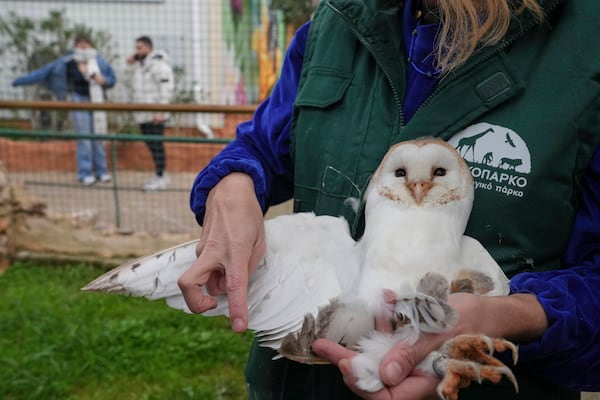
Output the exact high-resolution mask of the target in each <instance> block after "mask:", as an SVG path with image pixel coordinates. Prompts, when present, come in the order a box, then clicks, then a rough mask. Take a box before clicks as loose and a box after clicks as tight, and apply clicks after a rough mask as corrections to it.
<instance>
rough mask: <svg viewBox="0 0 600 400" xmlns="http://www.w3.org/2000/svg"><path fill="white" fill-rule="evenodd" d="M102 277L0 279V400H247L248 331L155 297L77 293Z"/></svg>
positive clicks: (40, 272)
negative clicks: (233, 329) (175, 307)
mask: <svg viewBox="0 0 600 400" xmlns="http://www.w3.org/2000/svg"><path fill="white" fill-rule="evenodd" d="M101 272H102V271H99V270H98V269H95V268H93V267H90V266H85V265H71V266H64V267H59V266H35V265H32V264H18V265H15V266H13V267H11V268H10V269H9V270H8V271H7V272H6V273H5V274H4V275H2V276H0V321H2V335H0V376H2V379H0V398H2V399H8V400H11V399H74V400H78V399H94V400H108V399H110V400H112V399H116V398H118V399H147V400H153V399H167V398H168V399H199V398H202V399H244V398H246V394H245V386H244V382H243V373H242V371H243V365H244V363H245V359H246V356H247V352H248V349H249V347H250V343H251V341H252V335H250V334H244V335H237V334H234V333H232V332H231V330H230V328H229V322H228V321H227V320H226V319H221V318H206V317H200V316H194V315H187V314H185V313H182V312H180V311H177V310H173V309H170V308H168V307H167V306H166V305H165V304H164V302H162V301H158V302H149V301H147V300H145V299H138V298H125V297H121V296H116V295H108V294H99V293H89V292H81V291H80V290H79V288H80V287H82V286H83V285H84V284H85V283H87V282H89V281H90V280H91V279H93V278H95V277H96V276H98V275H99V274H100V273H101Z"/></svg>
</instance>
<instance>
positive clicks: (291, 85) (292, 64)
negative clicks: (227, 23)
mask: <svg viewBox="0 0 600 400" xmlns="http://www.w3.org/2000/svg"><path fill="white" fill-rule="evenodd" d="M309 25H310V22H309V23H306V24H305V25H303V26H302V27H300V28H299V29H298V31H297V32H296V34H295V36H294V38H293V39H292V41H291V43H290V46H289V48H288V50H287V52H286V55H285V58H284V61H283V65H282V69H281V73H280V77H279V80H278V81H277V83H276V84H275V86H274V87H273V91H272V92H271V95H270V96H269V98H267V99H266V100H265V101H263V102H262V103H261V104H260V106H259V107H258V108H257V109H256V111H255V113H254V115H253V117H252V120H250V121H247V122H244V123H241V124H240V125H239V126H238V127H237V132H236V138H235V140H234V141H232V142H231V143H229V144H228V145H227V147H225V148H224V149H223V150H222V151H221V152H220V153H219V154H218V155H217V156H215V157H214V158H213V159H212V160H211V162H210V163H209V164H208V165H207V166H206V168H204V169H203V170H202V171H201V172H200V173H199V174H198V176H197V177H196V179H195V181H194V184H193V187H192V192H191V196H190V206H191V208H192V211H193V212H194V214H195V215H196V220H197V221H198V223H199V224H200V225H202V221H203V220H204V213H205V203H206V198H207V196H208V192H209V191H210V190H211V189H212V188H213V187H214V186H215V185H216V184H217V183H218V182H219V181H220V180H221V179H222V178H223V177H225V176H226V175H228V174H230V173H232V172H244V173H246V174H248V175H250V177H252V179H253V181H254V189H255V191H256V197H257V199H258V201H259V203H260V205H261V207H262V209H263V211H265V210H266V209H267V208H268V207H269V206H270V205H272V204H277V203H280V202H283V201H285V200H288V199H290V198H291V197H292V194H293V163H292V159H291V156H290V139H291V130H290V128H291V120H292V110H293V104H294V101H295V99H296V92H297V90H298V82H299V80H300V72H301V69H302V60H303V57H304V47H305V44H306V37H307V33H308V29H309Z"/></svg>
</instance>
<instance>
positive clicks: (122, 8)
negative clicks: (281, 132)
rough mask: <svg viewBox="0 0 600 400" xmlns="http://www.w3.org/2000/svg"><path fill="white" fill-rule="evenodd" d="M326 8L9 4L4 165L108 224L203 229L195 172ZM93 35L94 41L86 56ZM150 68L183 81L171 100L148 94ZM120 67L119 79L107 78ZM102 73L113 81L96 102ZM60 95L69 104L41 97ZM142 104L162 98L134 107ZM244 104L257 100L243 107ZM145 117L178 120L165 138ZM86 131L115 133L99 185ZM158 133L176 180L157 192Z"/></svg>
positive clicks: (0, 32)
mask: <svg viewBox="0 0 600 400" xmlns="http://www.w3.org/2000/svg"><path fill="white" fill-rule="evenodd" d="M315 5H316V1H314V0H297V1H292V0H123V1H116V0H94V1H91V0H87V1H74V0H66V1H50V0H45V1H30V0H18V1H6V0H0V70H1V71H2V73H1V74H0V162H2V163H3V166H4V168H5V170H6V171H7V173H8V174H7V175H8V178H9V179H10V180H11V181H12V183H13V184H22V185H24V186H25V187H26V189H27V190H28V191H29V192H30V193H31V194H32V195H34V196H36V197H38V198H39V199H41V200H42V201H43V202H45V203H46V204H47V206H48V212H50V213H56V214H68V215H70V216H72V217H74V218H76V219H86V220H89V221H90V222H91V223H93V224H95V226H97V227H98V228H100V229H112V228H115V229H119V230H123V231H127V230H133V231H146V232H174V233H179V232H187V231H190V230H195V229H197V225H196V223H195V222H194V218H193V215H192V214H191V212H190V211H189V207H188V202H189V191H190V187H191V184H192V181H193V179H194V177H195V176H196V174H197V173H198V171H199V170H201V169H202V168H203V167H204V166H205V165H206V163H207V162H208V160H209V159H210V158H211V157H212V156H213V155H214V154H216V153H217V152H218V151H219V149H220V148H222V147H223V146H224V144H225V143H226V142H227V141H228V140H229V139H230V138H232V137H233V136H234V133H235V126H236V125H237V124H239V123H240V122H241V121H244V120H247V119H248V118H249V116H250V109H254V107H255V105H256V104H257V103H259V102H260V101H262V100H263V99H264V98H265V97H266V96H267V95H268V93H269V92H270V90H271V88H272V86H273V84H274V83H275V81H276V79H277V77H278V73H279V68H280V66H281V62H282V59H283V55H284V52H285V47H286V45H287V43H288V41H289V39H290V37H291V34H292V33H293V31H294V29H295V28H296V27H297V26H298V25H299V24H300V23H302V22H303V21H305V20H307V19H308V18H309V15H310V12H311V11H312V9H313V8H314V6H315ZM81 37H85V38H86V39H87V41H88V42H89V46H88V47H89V48H92V49H93V50H94V53H93V57H92V56H89V55H88V56H86V57H87V58H85V62H82V61H81V60H82V59H81V57H82V56H83V55H85V54H88V53H86V52H85V51H87V50H85V49H84V50H85V51H84V50H81V49H79V47H78V40H79V39H80V38H81ZM142 37H147V38H149V39H150V40H151V50H150V51H149V52H147V53H146V54H144V55H143V56H140V54H139V48H138V47H139V40H140V38H142ZM90 54H91V53H90ZM98 56H99V57H100V58H101V60H100V59H99V58H98ZM140 57H141V58H140ZM155 57H158V58H157V59H159V60H160V61H161V62H164V63H166V64H167V65H168V66H169V68H170V71H171V73H172V75H169V76H168V77H167V78H165V76H163V75H160V74H158V73H156V72H155V71H154V70H152V69H151V68H150V67H149V65H152V64H151V63H150V61H153V60H155ZM90 60H94V61H95V62H94V63H91V61H90ZM104 63H106V64H107V65H108V66H109V67H110V73H109V72H107V71H108V70H107V69H106V67H105V66H103V64H104ZM57 66H58V67H60V68H58V67H57ZM93 68H97V69H93ZM96 71H98V72H99V73H98V74H96ZM140 71H141V72H140ZM148 71H150V73H151V76H152V77H154V78H155V81H156V82H157V84H158V85H162V84H163V83H165V81H166V80H169V81H170V82H169V85H170V89H169V91H168V94H167V97H164V96H162V95H163V94H164V93H163V92H162V91H161V90H162V89H158V91H159V92H160V93H159V94H160V95H161V96H162V97H160V96H159V97H156V96H155V97H151V96H150V97H148V98H145V97H144V96H142V97H140V93H144V92H143V91H144V90H148V89H147V87H146V86H144V85H147V80H144V79H147V77H146V78H144V76H146V75H144V74H146V73H148ZM140 74H141V75H140ZM98 75H99V76H100V78H102V80H98V79H97V78H98ZM111 75H114V80H115V81H116V82H115V83H114V85H112V84H109V83H110V82H107V80H109V79H110V78H111ZM57 77H59V78H60V79H57ZM82 77H83V79H84V86H82V84H81V81H82ZM78 80H79V81H78ZM57 82H58V83H57ZM140 82H142V83H143V84H141V86H140ZM95 83H97V84H98V85H99V86H102V92H101V93H102V94H101V96H100V97H98V96H96V98H95V97H94V93H95V92H94V84H95ZM82 87H83V89H84V90H83V94H82V93H80V92H81V89H82ZM159 87H160V88H163V87H165V86H159ZM98 98H99V99H100V100H98ZM38 101H41V102H43V103H35V102H38ZM57 101H58V102H60V103H64V104H67V106H66V107H62V108H61V107H48V106H41V104H46V105H47V104H51V103H52V102H57ZM32 102H33V103H32ZM36 104H38V105H39V106H38V105H36ZM83 104H85V105H83ZM98 104H104V105H105V106H108V105H115V107H114V108H112V109H104V110H101V111H102V112H98V110H97V109H92V108H93V106H98ZM140 104H146V105H151V104H154V105H157V104H158V105H159V108H155V109H152V110H148V109H146V110H144V109H140V108H139V107H137V108H135V107H133V108H127V107H125V106H126V105H134V106H135V105H138V106H139V105H140ZM69 105H70V106H69ZM203 105H205V106H207V107H208V109H203V108H201V106H203ZM76 106H77V107H84V108H79V109H76ZM186 106H189V107H191V108H188V109H184V108H185V107H186ZM216 106H222V107H229V108H228V109H225V110H223V111H221V110H218V109H216V108H215V107H216ZM243 106H247V107H248V108H246V109H239V107H243ZM85 107H89V109H87V110H86V109H85ZM178 107H179V108H178ZM182 107H183V108H182ZM194 107H196V108H194ZM211 107H212V108H211ZM231 107H233V108H235V107H238V109H237V110H238V111H235V110H234V111H235V112H233V111H232V109H231ZM80 112H87V118H92V119H93V124H92V125H93V127H92V128H91V129H88V130H82V129H81V127H80V126H79V125H80V124H78V118H77V115H79V114H78V113H80ZM166 113H168V114H166ZM142 114H144V115H145V116H144V118H148V115H150V118H152V119H153V121H154V119H155V118H156V116H157V115H158V114H163V116H164V117H167V119H166V120H165V121H164V125H165V131H164V134H163V135H161V136H160V138H152V137H150V136H149V135H148V134H147V132H145V133H146V134H144V129H143V126H142V125H143V124H144V123H145V120H144V119H143V118H142V117H140V115H142ZM101 115H102V116H103V118H104V119H103V120H102V123H98V121H99V120H98V119H97V118H98V117H99V116H101ZM141 118H142V119H141ZM100 126H102V127H103V128H102V129H99V127H100ZM93 132H95V134H94V133H93ZM98 133H106V135H102V136H101V137H99V136H98V135H97V134H98ZM142 134H144V135H143V136H142ZM83 141H86V142H88V145H90V144H89V143H102V147H103V148H104V149H105V151H106V159H107V163H108V171H107V174H110V176H111V178H112V179H111V180H110V181H108V182H102V181H101V179H100V178H102V176H100V175H102V174H98V175H97V176H95V177H94V179H95V182H94V184H90V185H86V184H84V183H85V182H82V179H81V176H78V172H77V170H78V168H79V162H78V161H77V157H78V156H77V155H78V154H79V151H78V146H79V143H81V142H83ZM159 141H160V142H161V143H164V147H165V154H166V156H165V161H166V176H167V177H168V184H167V185H165V187H161V188H159V189H161V190H145V188H146V189H147V184H148V180H150V179H153V178H155V177H156V175H155V174H154V172H155V169H156V162H155V160H154V159H153V157H152V152H151V151H150V149H149V144H150V143H153V142H155V143H156V142H159ZM105 180H107V179H105Z"/></svg>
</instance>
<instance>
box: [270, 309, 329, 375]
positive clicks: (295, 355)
mask: <svg viewBox="0 0 600 400" xmlns="http://www.w3.org/2000/svg"><path fill="white" fill-rule="evenodd" d="M320 335H322V332H321V330H320V329H319V328H318V327H317V322H316V321H315V318H314V317H313V315H312V314H307V315H306V316H305V317H304V322H303V323H302V328H300V330H299V331H298V332H295V333H288V334H287V335H286V336H285V337H284V338H283V339H282V341H281V346H280V347H279V354H280V355H281V356H283V357H285V358H289V359H290V360H293V361H296V362H299V363H302V364H329V362H328V361H327V360H325V359H323V358H321V357H319V356H318V355H316V354H315V353H314V352H313V351H312V348H311V345H312V343H313V342H314V341H315V340H317V339H318V338H319V337H322V336H320Z"/></svg>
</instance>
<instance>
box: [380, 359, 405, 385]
mask: <svg viewBox="0 0 600 400" xmlns="http://www.w3.org/2000/svg"><path fill="white" fill-rule="evenodd" d="M384 371H385V375H386V378H387V379H386V384H387V385H389V386H394V385H398V384H400V382H402V378H403V376H402V367H400V364H398V363H397V362H395V361H393V362H391V363H389V364H388V365H386V366H385V369H384Z"/></svg>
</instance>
